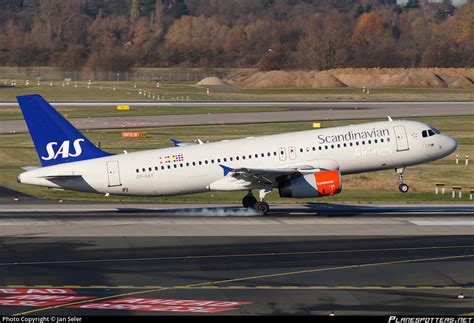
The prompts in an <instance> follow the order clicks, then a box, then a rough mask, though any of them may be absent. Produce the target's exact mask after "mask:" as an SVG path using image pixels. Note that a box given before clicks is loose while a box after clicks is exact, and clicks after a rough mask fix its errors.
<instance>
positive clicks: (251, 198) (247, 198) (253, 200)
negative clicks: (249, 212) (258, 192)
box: [242, 195, 257, 208]
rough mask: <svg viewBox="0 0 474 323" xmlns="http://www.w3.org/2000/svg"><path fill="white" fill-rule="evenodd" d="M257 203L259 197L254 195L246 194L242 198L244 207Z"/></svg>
mask: <svg viewBox="0 0 474 323" xmlns="http://www.w3.org/2000/svg"><path fill="white" fill-rule="evenodd" d="M255 203H257V199H256V198H255V196H253V195H246V196H244V198H243V199H242V205H243V206H244V208H249V207H252V208H253V207H254V206H255Z"/></svg>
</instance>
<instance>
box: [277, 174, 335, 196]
mask: <svg viewBox="0 0 474 323" xmlns="http://www.w3.org/2000/svg"><path fill="white" fill-rule="evenodd" d="M278 191H279V193H280V196H281V197H296V198H303V197H320V196H329V195H334V194H337V193H340V192H341V191H342V178H341V173H339V171H337V170H328V171H322V172H316V173H313V174H307V175H301V176H298V177H296V178H293V179H290V180H287V181H284V182H282V183H281V184H280V185H279V186H278Z"/></svg>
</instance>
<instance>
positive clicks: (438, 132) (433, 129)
mask: <svg viewBox="0 0 474 323" xmlns="http://www.w3.org/2000/svg"><path fill="white" fill-rule="evenodd" d="M430 129H431V130H432V131H433V132H434V133H437V134H440V133H441V131H439V130H438V129H436V128H433V127H430Z"/></svg>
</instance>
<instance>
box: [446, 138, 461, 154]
mask: <svg viewBox="0 0 474 323" xmlns="http://www.w3.org/2000/svg"><path fill="white" fill-rule="evenodd" d="M457 148H458V142H457V140H456V139H454V138H452V137H449V136H446V150H447V151H448V155H449V154H451V153H452V152H454V151H455V150H456V149H457Z"/></svg>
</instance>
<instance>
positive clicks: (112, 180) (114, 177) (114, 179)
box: [107, 161, 122, 187]
mask: <svg viewBox="0 0 474 323" xmlns="http://www.w3.org/2000/svg"><path fill="white" fill-rule="evenodd" d="M107 176H108V177H109V187H112V186H120V185H122V182H121V181H120V170H119V163H118V161H110V162H107Z"/></svg>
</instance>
